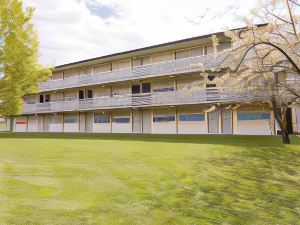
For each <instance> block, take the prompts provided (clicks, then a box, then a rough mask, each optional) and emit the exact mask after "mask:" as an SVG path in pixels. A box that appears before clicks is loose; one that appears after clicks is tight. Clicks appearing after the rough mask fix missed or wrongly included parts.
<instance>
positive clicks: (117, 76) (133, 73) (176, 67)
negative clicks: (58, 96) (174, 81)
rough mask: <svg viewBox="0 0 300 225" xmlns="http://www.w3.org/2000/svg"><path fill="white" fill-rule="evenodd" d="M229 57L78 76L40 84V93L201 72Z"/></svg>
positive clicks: (223, 55) (206, 58)
mask: <svg viewBox="0 0 300 225" xmlns="http://www.w3.org/2000/svg"><path fill="white" fill-rule="evenodd" d="M227 55H228V53H227V52H223V53H222V54H220V55H219V56H218V57H217V58H215V56H214V55H205V56H197V57H192V58H185V59H180V60H173V61H168V62H162V63H155V64H149V65H144V66H139V67H134V68H130V69H123V70H116V71H110V72H105V73H100V74H93V75H86V76H76V77H72V78H68V79H64V80H49V81H47V82H41V83H39V91H40V92H45V91H51V90H58V89H65V88H72V87H81V86H89V85H95V84H102V83H109V82H118V81H125V80H135V79H141V78H149V77H158V76H163V75H172V74H182V73H189V72H200V71H201V70H202V68H203V66H204V68H205V69H212V68H215V67H216V65H217V64H218V63H219V62H221V61H222V60H224V58H225V57H226V56H227Z"/></svg>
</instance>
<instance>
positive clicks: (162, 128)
mask: <svg viewBox="0 0 300 225" xmlns="http://www.w3.org/2000/svg"><path fill="white" fill-rule="evenodd" d="M155 116H175V111H174V110H170V111H160V110H154V111H153V117H155ZM152 121H153V119H152ZM152 133H154V134H176V133H177V131H176V121H167V122H153V123H152Z"/></svg>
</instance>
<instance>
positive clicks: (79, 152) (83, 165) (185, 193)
mask: <svg viewBox="0 0 300 225" xmlns="http://www.w3.org/2000/svg"><path fill="white" fill-rule="evenodd" d="M292 142H293V144H292V145H290V146H284V145H282V144H281V139H280V137H275V136H272V137H271V136H268V137H266V136H265V137H262V136H221V135H220V136H205V135H183V136H178V135H117V134H116V135H100V134H28V133H27V134H26V133H25V134H22V133H18V134H16V133H2V134H0V224H1V225H6V224H18V225H19V224H20V225H26V224H28V225H35V224H41V225H46V224H49V225H73V224H84V225H85V224H104V225H112V224H116V225H119V224H121V225H123V224H124V225H139V224H141V225H148V224H149V225H150V224H151V225H152V224H153V225H160V224H164V225H173V224H174V225H177V224H178V225H180V224H188V225H194V224H201V225H202V224H204V225H205V224H223V225H225V224H241V225H244V224H249V225H256V224H261V225H269V224H271V225H273V224H274V225H277V224H278V225H284V224H295V225H296V224H300V145H299V144H300V139H299V138H298V137H296V136H294V137H292Z"/></svg>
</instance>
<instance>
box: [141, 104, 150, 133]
mask: <svg viewBox="0 0 300 225" xmlns="http://www.w3.org/2000/svg"><path fill="white" fill-rule="evenodd" d="M142 121H143V123H142V128H143V133H144V134H150V133H151V131H152V112H151V110H150V109H148V110H143V114H142Z"/></svg>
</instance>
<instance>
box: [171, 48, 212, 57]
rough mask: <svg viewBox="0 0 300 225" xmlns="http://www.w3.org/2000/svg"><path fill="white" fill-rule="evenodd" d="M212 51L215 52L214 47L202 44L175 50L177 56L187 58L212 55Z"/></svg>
mask: <svg viewBox="0 0 300 225" xmlns="http://www.w3.org/2000/svg"><path fill="white" fill-rule="evenodd" d="M212 53H213V47H212V46H211V45H207V46H200V47H196V48H190V49H183V50H178V51H176V52H175V58H176V59H185V58H189V57H197V56H203V55H210V54H212Z"/></svg>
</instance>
